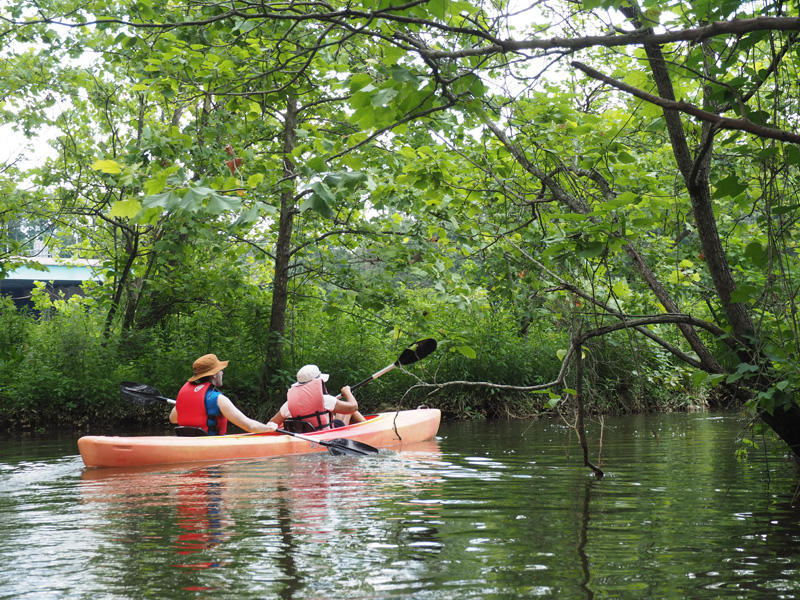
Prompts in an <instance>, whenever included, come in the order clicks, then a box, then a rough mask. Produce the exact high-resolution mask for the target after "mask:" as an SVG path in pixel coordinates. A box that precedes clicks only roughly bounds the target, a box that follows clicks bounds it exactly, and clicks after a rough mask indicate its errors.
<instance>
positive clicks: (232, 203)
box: [205, 192, 242, 215]
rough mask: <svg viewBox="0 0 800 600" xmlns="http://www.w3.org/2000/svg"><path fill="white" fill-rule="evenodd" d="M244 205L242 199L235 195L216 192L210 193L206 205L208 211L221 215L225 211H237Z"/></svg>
mask: <svg viewBox="0 0 800 600" xmlns="http://www.w3.org/2000/svg"><path fill="white" fill-rule="evenodd" d="M241 207H242V201H241V200H240V199H239V198H236V197H234V196H223V195H222V194H217V193H216V192H214V193H211V194H209V195H208V203H207V204H206V206H205V210H206V212H208V213H209V214H212V215H219V214H222V213H224V212H229V211H237V210H239V209H240V208H241Z"/></svg>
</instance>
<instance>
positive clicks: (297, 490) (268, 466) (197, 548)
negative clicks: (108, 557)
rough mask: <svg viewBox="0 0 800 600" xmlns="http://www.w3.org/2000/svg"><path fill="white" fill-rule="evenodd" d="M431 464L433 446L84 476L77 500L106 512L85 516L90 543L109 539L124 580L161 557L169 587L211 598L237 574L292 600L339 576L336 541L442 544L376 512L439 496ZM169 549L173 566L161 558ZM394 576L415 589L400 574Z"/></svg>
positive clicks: (427, 531) (360, 575) (357, 573)
mask: <svg viewBox="0 0 800 600" xmlns="http://www.w3.org/2000/svg"><path fill="white" fill-rule="evenodd" d="M439 455H440V451H439V447H438V443H437V442H435V441H432V442H427V443H423V444H415V445H414V446H412V447H409V448H408V449H406V450H404V451H403V452H399V453H393V452H383V453H382V454H381V455H379V456H377V457H369V458H352V457H331V456H328V455H327V454H320V455H308V456H299V457H284V458H277V459H268V460H260V461H253V462H233V463H221V464H215V465H208V466H202V467H199V468H198V467H196V466H192V465H187V466H180V465H179V466H170V467H162V468H153V467H149V468H142V469H87V470H84V472H83V473H82V476H81V486H80V491H81V498H82V501H83V502H84V503H85V504H86V505H91V506H94V507H96V508H97V507H100V508H101V509H102V510H103V511H104V516H103V517H102V518H100V517H99V515H98V513H96V512H95V513H94V516H95V520H96V521H97V522H100V523H102V525H100V527H99V532H98V533H101V534H102V533H103V532H104V531H106V530H109V531H113V532H114V537H113V538H109V539H107V540H106V541H107V542H110V543H112V544H113V552H114V553H115V556H114V559H115V560H117V561H119V562H121V563H122V564H124V565H126V567H127V568H130V569H131V570H132V571H133V570H135V569H142V568H148V569H150V570H152V569H154V568H155V566H154V565H153V564H152V563H149V561H150V560H152V558H153V554H154V551H153V550H154V547H160V548H161V550H160V552H158V554H160V555H161V557H160V558H161V561H160V563H159V566H158V570H160V571H162V576H163V575H164V573H163V569H164V564H167V563H165V561H164V559H165V558H166V559H167V560H168V564H170V565H171V567H172V568H173V569H175V570H177V572H178V574H177V576H175V574H174V573H173V576H170V579H171V580H172V581H173V582H174V583H175V584H176V585H177V586H178V589H181V590H184V591H192V592H202V593H206V592H212V591H215V590H216V591H220V590H221V589H224V584H221V577H222V578H224V577H230V576H231V574H230V572H229V571H233V572H235V573H236V574H237V575H238V574H240V573H241V571H242V569H244V570H245V572H250V573H251V575H252V577H253V578H254V579H255V580H256V581H258V582H259V584H260V585H269V586H271V587H272V588H273V591H274V592H275V593H276V594H277V595H278V596H279V597H281V598H293V597H296V594H297V593H298V592H299V591H300V590H303V589H307V588H308V587H309V586H311V587H313V586H314V585H315V578H317V577H319V573H320V566H322V567H323V571H329V572H336V573H337V575H336V576H337V577H341V575H340V573H341V571H342V570H345V571H346V568H343V565H345V564H346V563H347V562H348V558H347V556H346V553H347V550H344V551H343V550H342V548H341V542H342V541H345V542H346V543H347V544H348V545H353V546H354V547H355V548H356V553H358V554H360V553H361V551H362V550H363V548H359V544H361V543H363V547H364V548H369V547H371V548H372V549H373V550H386V549H388V548H392V549H397V548H400V547H408V548H424V550H425V551H430V549H431V548H433V547H438V546H441V545H442V542H441V541H440V540H436V539H435V538H436V529H435V528H431V527H428V526H422V525H417V524H415V523H414V521H415V520H416V519H413V518H412V519H411V522H410V523H409V522H408V521H407V520H406V519H399V518H396V519H392V518H389V519H386V518H384V517H383V512H384V511H383V510H382V508H381V507H382V506H384V505H385V504H386V503H392V502H395V501H397V500H398V497H402V498H403V499H404V500H406V501H407V500H410V499H411V498H413V497H414V496H416V495H417V494H418V493H419V492H420V491H421V490H427V491H428V492H429V493H433V494H434V495H436V492H435V491H434V490H431V487H430V486H432V485H435V483H436V481H438V480H439V478H438V477H437V476H435V475H427V474H425V464H426V463H427V464H431V463H435V462H436V461H438V460H439ZM417 468H419V469H420V471H419V472H416V473H411V471H410V470H414V469H417ZM409 475H413V476H412V477H409ZM428 510H430V508H425V509H423V511H422V512H423V513H424V512H426V511H428ZM418 512H419V511H418ZM240 513H241V514H244V515H246V517H245V522H239V521H238V518H237V515H238V514H240ZM376 517H377V518H376ZM156 524H157V525H156ZM374 540H382V541H381V542H375V541H374ZM389 540H392V542H391V543H389V542H388V541H389ZM166 548H171V549H172V553H173V554H172V557H166V556H164V554H165V549H166ZM145 563H148V564H145ZM253 565H258V569H257V571H256V570H254V569H253ZM420 566H421V565H420ZM403 571H406V572H408V574H407V576H406V579H408V580H409V581H411V580H414V579H415V576H414V575H413V574H412V573H411V572H412V571H414V569H409V565H408V564H406V565H404V567H403ZM219 573H221V575H220V574H219ZM344 577H345V579H344V581H345V583H346V585H347V586H349V587H353V588H356V587H360V586H362V585H363V584H364V579H365V577H368V573H364V572H363V569H362V567H360V566H359V567H358V568H353V573H352V574H351V575H347V574H346V573H345V574H344ZM392 579H395V578H394V577H392ZM375 582H376V583H380V581H379V580H376V581H375ZM339 585H341V583H340V584H339Z"/></svg>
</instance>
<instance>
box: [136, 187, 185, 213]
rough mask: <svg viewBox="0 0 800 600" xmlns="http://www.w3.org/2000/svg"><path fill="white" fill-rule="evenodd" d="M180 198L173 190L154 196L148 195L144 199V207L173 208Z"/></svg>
mask: <svg viewBox="0 0 800 600" xmlns="http://www.w3.org/2000/svg"><path fill="white" fill-rule="evenodd" d="M180 199H181V198H180V196H178V195H177V194H175V193H174V192H172V191H168V192H162V193H161V194H153V195H152V196H146V197H145V198H144V199H143V200H142V208H155V207H160V208H163V209H164V210H172V209H173V208H174V207H175V205H176V204H177V203H178V201H180Z"/></svg>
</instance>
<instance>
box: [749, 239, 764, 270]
mask: <svg viewBox="0 0 800 600" xmlns="http://www.w3.org/2000/svg"><path fill="white" fill-rule="evenodd" d="M744 255H745V256H746V257H747V258H748V259H750V262H752V263H753V264H754V265H755V266H757V267H763V266H764V265H765V264H767V253H766V251H765V250H764V246H762V245H761V243H760V242H756V241H753V242H750V243H749V244H747V248H745V250H744Z"/></svg>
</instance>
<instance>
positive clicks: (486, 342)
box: [0, 289, 690, 433]
mask: <svg viewBox="0 0 800 600" xmlns="http://www.w3.org/2000/svg"><path fill="white" fill-rule="evenodd" d="M35 296H36V305H37V311H36V312H30V311H19V310H17V309H16V308H14V307H13V305H12V304H11V302H10V301H8V300H7V299H5V298H3V299H0V348H2V349H3V350H2V352H1V353H0V368H2V370H3V372H4V373H5V376H4V378H3V380H2V382H0V424H2V428H3V429H4V430H7V431H9V432H21V431H28V432H50V433H65V432H68V431H69V432H74V433H81V432H103V433H119V432H120V431H136V430H142V429H152V428H161V427H163V428H164V429H165V430H166V429H167V427H168V426H167V421H166V415H167V413H168V409H169V407H168V406H167V405H166V404H164V405H161V404H159V403H155V404H152V405H147V406H137V405H134V404H131V403H130V402H127V401H125V400H122V399H121V398H120V394H119V384H120V382H122V381H137V382H142V383H148V384H150V385H154V386H156V387H158V389H159V390H160V391H161V392H162V394H164V395H165V396H167V397H174V394H176V393H177V390H178V388H179V387H180V385H181V384H182V383H183V381H184V380H185V379H186V378H187V377H188V375H189V374H190V373H191V363H192V361H193V360H194V359H195V358H196V357H197V356H199V355H201V354H204V353H206V352H214V353H216V354H217V355H218V356H220V357H221V358H224V359H227V360H230V365H229V367H228V369H226V378H225V391H226V393H227V394H229V395H230V396H231V397H232V398H233V399H234V400H235V402H236V403H237V405H239V406H240V407H241V408H242V409H243V410H244V411H245V412H246V413H248V414H252V415H253V416H255V417H258V418H264V419H266V418H269V417H270V416H271V415H272V414H273V413H274V411H275V410H276V409H277V407H278V402H280V398H281V393H282V390H283V389H285V387H286V386H288V385H289V384H290V383H291V382H292V381H293V373H294V372H295V371H296V370H297V369H298V368H299V367H300V366H302V364H305V363H307V362H314V363H317V364H319V365H320V366H321V367H322V369H324V370H325V371H326V372H329V373H331V379H330V382H329V387H330V389H331V390H335V389H338V388H339V387H341V386H343V385H351V384H353V383H355V382H357V381H361V380H362V379H364V378H365V377H367V376H369V375H370V374H371V373H374V372H376V371H377V370H379V369H380V368H382V367H385V366H386V365H388V364H391V363H392V362H394V360H396V358H397V356H398V355H399V353H400V352H401V351H402V349H403V348H404V347H405V346H406V345H407V344H408V343H410V342H411V341H413V340H414V339H419V338H421V337H427V336H432V337H435V338H437V339H438V341H439V348H438V350H437V351H436V352H435V353H434V354H432V355H431V356H429V357H428V358H426V359H424V360H423V361H420V362H419V363H416V364H415V365H412V366H410V367H409V372H407V373H406V372H403V371H402V370H401V369H394V370H393V371H391V372H390V373H388V374H386V375H384V376H383V377H381V378H379V379H377V380H376V381H374V382H371V383H370V384H369V385H366V386H364V387H362V388H360V389H359V391H358V393H357V394H356V395H357V398H358V399H359V402H360V403H361V406H362V407H363V409H364V410H365V411H367V412H378V411H382V410H392V409H398V408H413V407H416V406H418V405H420V404H426V405H429V406H432V407H437V408H440V409H442V411H443V414H444V417H445V418H447V419H484V418H508V417H511V418H527V417H532V416H536V415H538V414H542V413H545V412H549V411H551V410H553V402H554V401H553V400H551V398H550V396H548V395H542V394H533V393H530V392H516V393H514V392H503V391H500V390H494V389H492V388H487V387H478V388H473V387H459V386H452V387H446V388H443V389H441V390H436V389H434V388H431V387H422V388H416V389H415V388H414V386H415V384H418V383H420V382H424V383H426V384H435V383H436V382H443V381H453V380H466V381H483V382H493V381H503V382H505V383H508V384H511V385H519V386H526V385H533V384H537V383H544V382H546V381H550V380H552V379H554V378H555V376H556V374H557V372H558V369H559V366H560V360H559V355H560V354H561V353H563V348H564V345H565V343H566V340H565V337H564V335H563V333H562V332H560V331H559V330H557V329H554V328H552V327H549V326H548V322H547V321H545V320H543V321H541V322H540V323H539V325H540V326H539V327H529V328H528V329H527V331H525V332H524V333H520V332H519V329H518V325H519V323H518V322H517V321H516V320H515V318H514V315H513V314H512V312H511V311H509V310H508V308H507V307H502V306H499V305H498V306H490V305H488V304H485V305H483V308H482V309H481V308H478V309H474V310H465V311H463V312H457V311H453V310H452V307H451V306H448V305H446V304H441V305H440V306H432V305H431V303H430V301H429V298H424V297H421V296H418V297H417V298H416V301H412V302H411V304H410V305H409V306H407V307H406V311H407V312H406V311H400V310H398V311H396V312H395V313H394V314H392V315H385V316H384V318H383V319H378V318H376V315H375V314H370V313H367V312H363V311H361V312H358V311H359V309H358V307H356V306H352V305H349V306H346V305H338V306H337V305H331V304H322V303H319V302H305V303H303V304H302V305H300V306H298V307H296V310H295V311H294V312H293V313H292V317H291V321H292V322H293V323H295V326H294V327H293V328H292V330H291V334H290V336H289V338H287V342H288V343H287V350H288V351H287V358H288V359H289V360H287V361H286V363H285V364H284V365H283V368H282V370H281V374H280V378H281V380H280V383H279V384H278V385H277V386H276V387H277V388H282V389H281V390H280V391H279V392H278V394H277V395H276V396H275V397H274V399H271V400H267V401H259V400H258V391H259V389H260V387H261V382H260V381H259V377H260V376H261V369H260V365H261V364H263V360H264V356H263V352H264V347H265V345H264V339H263V333H262V336H261V337H260V335H259V333H260V332H258V331H253V329H252V313H253V311H255V310H256V309H257V306H258V305H259V304H260V299H259V298H258V297H257V296H254V297H253V301H254V303H250V302H248V301H246V300H245V301H243V302H231V303H230V304H227V305H221V304H215V305H213V306H212V305H209V306H207V307H205V308H201V309H199V310H197V311H196V312H194V313H192V314H190V315H184V316H182V318H181V319H175V320H173V321H171V322H164V323H162V324H161V326H159V327H154V328H151V329H148V330H140V331H133V332H127V333H125V334H114V335H111V336H108V337H106V336H104V334H103V327H104V314H103V312H102V311H99V310H97V308H96V306H94V301H93V299H92V298H91V297H80V296H74V297H72V298H71V299H70V300H68V301H65V300H63V299H62V300H56V301H55V302H53V301H51V300H50V299H49V296H48V295H47V294H46V293H45V292H44V291H43V289H40V290H39V291H38V292H37V293H36V294H35ZM422 307H424V308H425V312H426V313H427V316H426V320H427V327H426V329H425V330H405V329H404V328H403V325H404V323H406V322H408V314H409V313H411V314H414V313H416V312H417V311H418V310H421V309H422ZM388 317H393V319H392V320H389V319H388ZM632 344H633V346H632ZM586 351H587V353H588V355H589V357H590V358H588V359H587V363H588V364H589V365H591V368H588V369H587V377H586V379H587V381H586V387H587V388H588V390H589V396H590V397H591V398H592V400H591V401H590V407H591V408H592V410H594V411H595V412H620V411H627V412H641V411H653V410H670V409H681V408H682V407H683V406H684V404H685V403H686V402H687V398H689V397H690V396H689V393H690V391H689V389H688V387H687V386H688V382H689V379H688V376H687V375H686V374H685V373H681V372H680V370H679V369H676V367H675V366H674V365H671V364H669V361H668V359H666V357H664V356H658V355H653V354H650V353H649V352H648V351H647V349H646V348H642V347H639V346H636V342H635V341H633V340H630V339H628V340H626V339H623V338H622V337H620V338H619V339H616V340H614V339H607V340H603V341H602V343H600V344H598V345H596V346H595V347H593V348H587V350H586ZM560 407H561V409H562V410H564V411H565V412H566V414H569V403H568V402H567V403H561V404H560Z"/></svg>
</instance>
